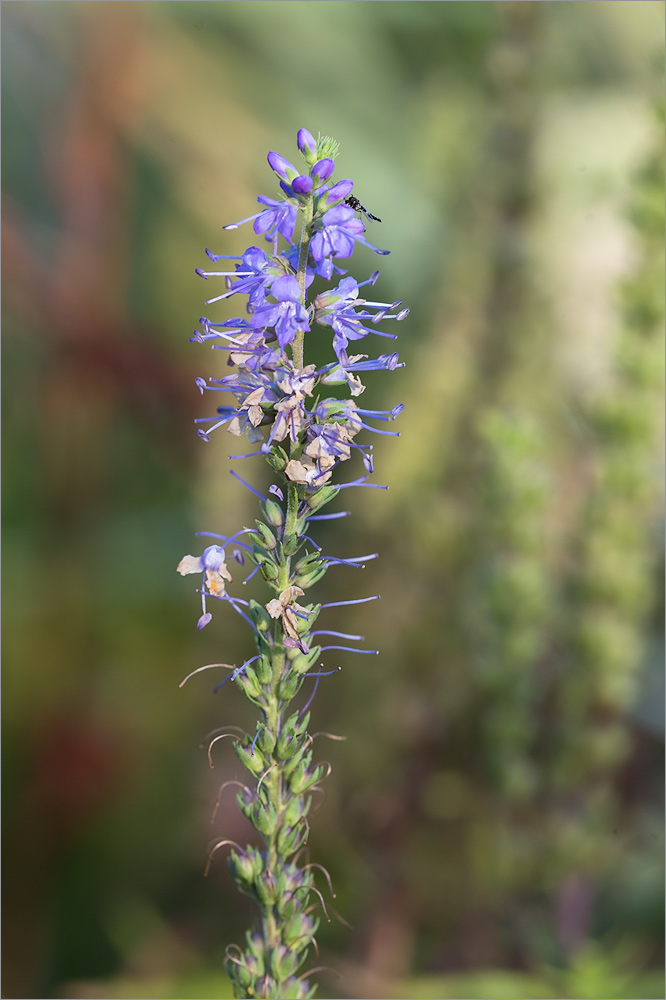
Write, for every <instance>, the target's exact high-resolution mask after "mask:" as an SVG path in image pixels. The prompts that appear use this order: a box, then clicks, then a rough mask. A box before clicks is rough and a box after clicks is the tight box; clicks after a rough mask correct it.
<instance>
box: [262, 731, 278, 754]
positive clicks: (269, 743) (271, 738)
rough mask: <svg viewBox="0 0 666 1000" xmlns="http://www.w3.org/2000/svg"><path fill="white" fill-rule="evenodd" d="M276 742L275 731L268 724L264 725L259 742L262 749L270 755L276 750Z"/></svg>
mask: <svg viewBox="0 0 666 1000" xmlns="http://www.w3.org/2000/svg"><path fill="white" fill-rule="evenodd" d="M275 742H276V741H275V733H273V732H271V730H270V729H268V727H267V726H264V728H263V729H262V731H261V735H260V737H259V739H258V740H257V743H259V744H260V746H261V749H262V750H263V751H264V753H265V754H266V756H269V755H270V754H272V753H273V750H275Z"/></svg>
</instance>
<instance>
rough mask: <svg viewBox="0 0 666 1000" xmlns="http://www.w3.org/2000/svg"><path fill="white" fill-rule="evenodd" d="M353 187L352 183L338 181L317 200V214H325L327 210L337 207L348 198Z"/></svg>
mask: <svg viewBox="0 0 666 1000" xmlns="http://www.w3.org/2000/svg"><path fill="white" fill-rule="evenodd" d="M353 187H354V182H353V181H349V180H344V181H338V183H337V184H334V185H333V187H331V188H329V189H328V191H327V192H326V193H325V194H324V195H322V197H321V198H320V199H319V201H318V202H317V211H318V212H319V213H322V212H327V211H328V209H329V208H333V207H334V206H335V205H339V204H340V202H341V201H344V200H345V198H348V197H349V195H350V194H351V192H352V188H353Z"/></svg>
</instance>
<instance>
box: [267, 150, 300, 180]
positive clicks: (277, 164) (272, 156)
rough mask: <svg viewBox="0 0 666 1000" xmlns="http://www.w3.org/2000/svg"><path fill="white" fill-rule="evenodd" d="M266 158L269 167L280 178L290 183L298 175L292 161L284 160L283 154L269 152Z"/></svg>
mask: <svg viewBox="0 0 666 1000" xmlns="http://www.w3.org/2000/svg"><path fill="white" fill-rule="evenodd" d="M267 160H268V165H269V167H270V168H271V170H274V171H275V173H276V174H277V175H278V177H279V178H280V180H283V181H286V182H287V183H289V184H291V182H292V181H293V180H294V178H296V177H298V170H297V169H296V167H295V166H294V165H293V163H290V162H289V160H285V158H284V156H280V154H279V153H269V154H268V156H267Z"/></svg>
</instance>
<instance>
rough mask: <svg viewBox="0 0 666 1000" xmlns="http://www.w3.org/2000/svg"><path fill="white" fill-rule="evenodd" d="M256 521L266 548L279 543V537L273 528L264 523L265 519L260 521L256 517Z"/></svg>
mask: <svg viewBox="0 0 666 1000" xmlns="http://www.w3.org/2000/svg"><path fill="white" fill-rule="evenodd" d="M254 523H255V524H256V526H257V527H258V528H259V531H260V532H261V537H262V538H263V540H264V545H265V546H266V548H267V549H274V548H275V546H276V545H277V538H276V537H275V535H274V534H273V532H272V531H271V529H270V528H269V527H268V526H267V525H266V524H264V523H263V521H259V520H258V519H255V522H254Z"/></svg>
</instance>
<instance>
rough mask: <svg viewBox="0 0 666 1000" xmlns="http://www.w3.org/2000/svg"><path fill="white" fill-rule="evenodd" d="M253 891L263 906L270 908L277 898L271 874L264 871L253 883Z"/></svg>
mask: <svg viewBox="0 0 666 1000" xmlns="http://www.w3.org/2000/svg"><path fill="white" fill-rule="evenodd" d="M254 891H255V892H256V894H257V896H258V897H259V899H260V900H261V902H262V903H263V904H264V905H265V906H272V905H273V904H274V903H275V902H276V900H277V898H278V895H277V885H276V883H275V879H274V878H273V874H272V872H269V871H264V872H262V873H261V874H260V875H259V876H257V878H256V879H255V881H254Z"/></svg>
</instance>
